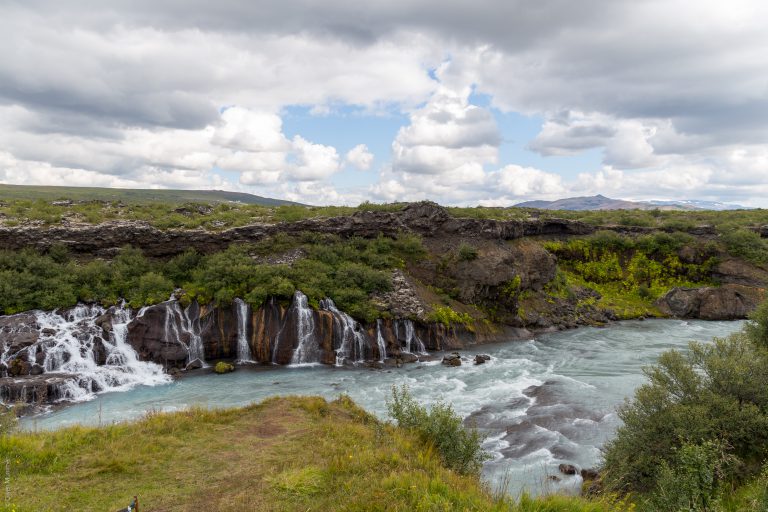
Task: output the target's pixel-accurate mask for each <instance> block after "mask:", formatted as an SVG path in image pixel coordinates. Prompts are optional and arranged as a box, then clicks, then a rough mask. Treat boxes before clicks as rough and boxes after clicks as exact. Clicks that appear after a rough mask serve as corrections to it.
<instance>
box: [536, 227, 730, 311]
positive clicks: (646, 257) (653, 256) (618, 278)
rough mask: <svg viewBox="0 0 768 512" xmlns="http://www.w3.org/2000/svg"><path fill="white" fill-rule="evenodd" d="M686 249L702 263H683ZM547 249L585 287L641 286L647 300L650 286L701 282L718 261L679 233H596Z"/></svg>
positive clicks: (710, 249)
mask: <svg viewBox="0 0 768 512" xmlns="http://www.w3.org/2000/svg"><path fill="white" fill-rule="evenodd" d="M684 246H685V247H690V248H691V249H693V250H694V251H696V259H697V260H699V261H701V263H691V262H683V261H682V260H681V259H680V256H679V254H678V252H679V251H680V249H682V248H683V247H684ZM545 248H546V249H547V250H548V251H550V252H552V253H553V254H555V255H557V257H558V261H559V262H560V264H561V265H562V266H563V267H565V268H566V269H568V270H571V271H573V272H575V273H576V274H577V275H578V276H580V277H581V278H583V279H584V280H585V281H586V282H588V283H595V284H606V283H621V284H622V285H623V286H624V288H626V289H627V290H631V289H637V288H638V287H640V286H642V287H643V288H644V290H645V293H646V294H647V295H648V296H649V297H650V296H652V295H653V294H652V293H651V290H653V289H654V288H656V289H657V290H661V289H666V288H669V287H671V286H676V285H681V284H686V283H696V282H705V281H707V280H708V276H709V274H710V272H711V270H712V268H713V267H714V265H715V264H716V263H717V260H716V257H715V253H716V251H715V248H714V247H711V246H709V245H706V244H704V245H702V244H699V243H697V242H695V241H694V239H693V237H691V236H690V235H686V234H683V233H674V234H669V233H655V234H651V235H645V236H641V237H638V238H631V237H627V236H622V235H619V234H618V233H615V232H613V231H598V232H597V233H595V234H593V235H590V236H587V237H583V238H574V239H571V240H569V241H567V242H548V243H546V244H545Z"/></svg>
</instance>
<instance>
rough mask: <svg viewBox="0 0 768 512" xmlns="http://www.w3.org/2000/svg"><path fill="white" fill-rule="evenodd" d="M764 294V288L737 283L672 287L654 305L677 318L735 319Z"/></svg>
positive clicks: (750, 309)
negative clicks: (713, 286)
mask: <svg viewBox="0 0 768 512" xmlns="http://www.w3.org/2000/svg"><path fill="white" fill-rule="evenodd" d="M764 295H765V292H764V290H761V289H758V288H754V287H750V286H744V285H738V284H726V285H723V286H721V287H719V288H712V287H704V288H673V289H672V290H670V291H669V292H668V293H667V294H666V295H664V297H662V298H661V299H659V301H658V302H657V305H658V307H659V309H660V310H661V311H662V312H663V313H664V314H667V315H670V316H676V317H680V318H700V319H702V320H735V319H740V318H746V317H747V315H749V313H751V312H752V311H753V310H754V309H755V308H756V307H757V305H758V304H759V303H760V302H761V301H762V299H763V298H764Z"/></svg>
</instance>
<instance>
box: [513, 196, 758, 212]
mask: <svg viewBox="0 0 768 512" xmlns="http://www.w3.org/2000/svg"><path fill="white" fill-rule="evenodd" d="M515 207H518V208H539V209H541V210H655V209H659V210H718V211H722V210H743V209H747V208H746V207H745V206H740V205H735V204H726V203H718V202H714V201H698V200H683V201H625V200H623V199H611V198H610V197H605V196H602V195H596V196H586V197H568V198H566V199H558V200H556V201H525V202H522V203H518V204H516V205H515Z"/></svg>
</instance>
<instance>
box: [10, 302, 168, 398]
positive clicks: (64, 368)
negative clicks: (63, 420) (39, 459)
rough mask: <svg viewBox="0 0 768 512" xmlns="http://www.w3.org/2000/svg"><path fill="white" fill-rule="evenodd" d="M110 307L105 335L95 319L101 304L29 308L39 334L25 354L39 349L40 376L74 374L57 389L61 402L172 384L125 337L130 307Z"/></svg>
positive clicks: (102, 312) (103, 310)
mask: <svg viewBox="0 0 768 512" xmlns="http://www.w3.org/2000/svg"><path fill="white" fill-rule="evenodd" d="M109 311H110V313H111V324H112V329H111V332H110V333H109V335H108V336H105V334H104V331H103V330H102V328H101V327H99V326H98V325H96V319H97V318H98V317H100V316H102V315H104V314H105V313H107V310H105V309H104V308H101V307H99V306H90V305H83V304H80V305H78V306H76V307H74V308H72V309H70V310H68V311H64V312H61V311H58V310H57V311H52V312H45V311H34V312H32V314H33V315H34V316H35V319H36V321H37V324H38V327H39V330H40V333H41V334H40V338H39V340H38V341H37V342H36V343H35V344H33V345H32V346H31V347H29V349H28V350H29V351H30V352H29V354H30V355H34V354H35V353H36V352H37V351H38V349H40V350H42V352H43V354H44V359H43V363H42V366H43V373H44V374H45V373H65V374H71V375H72V376H73V378H72V379H71V380H67V381H65V382H63V383H62V384H60V385H59V387H58V389H57V390H56V394H57V397H58V400H59V401H62V400H67V401H75V402H77V401H85V400H90V399H92V398H93V397H94V395H95V394H96V393H99V392H106V391H126V390H129V389H131V388H133V387H135V386H139V385H148V386H156V385H159V384H166V383H168V382H170V380H171V379H170V377H169V376H168V375H167V374H165V373H164V372H163V369H162V367H161V366H160V365H157V364H155V363H151V362H144V361H140V360H139V357H138V354H136V351H135V350H134V349H133V347H131V346H130V344H128V342H127V341H126V336H127V332H128V323H129V322H130V320H131V310H130V309H128V308H126V307H124V305H120V306H117V307H114V308H111V309H110V310H109ZM97 353H103V355H104V359H105V364H101V365H100V364H98V361H97V359H98V356H97ZM4 355H5V356H6V357H7V356H8V354H4ZM32 360H34V359H32Z"/></svg>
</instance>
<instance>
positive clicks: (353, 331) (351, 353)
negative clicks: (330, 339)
mask: <svg viewBox="0 0 768 512" xmlns="http://www.w3.org/2000/svg"><path fill="white" fill-rule="evenodd" d="M320 309H321V310H324V311H330V312H331V313H332V314H333V320H334V323H335V324H337V325H338V328H337V329H335V332H338V333H339V334H338V337H340V338H341V344H340V345H339V347H338V348H337V349H336V366H342V365H343V364H344V363H345V362H352V363H361V362H363V361H365V356H366V350H365V349H366V347H367V346H368V339H367V335H366V334H365V331H364V330H363V328H362V327H361V326H360V324H358V323H357V322H356V321H355V320H354V319H353V318H352V317H351V316H349V315H348V314H346V313H344V312H342V311H339V309H338V308H337V307H336V304H334V303H333V301H332V300H331V299H323V300H322V301H320ZM334 327H336V326H334Z"/></svg>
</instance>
